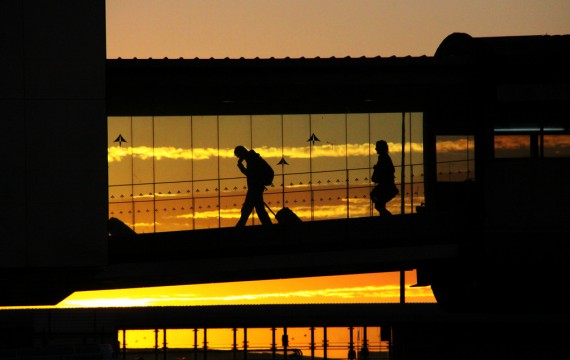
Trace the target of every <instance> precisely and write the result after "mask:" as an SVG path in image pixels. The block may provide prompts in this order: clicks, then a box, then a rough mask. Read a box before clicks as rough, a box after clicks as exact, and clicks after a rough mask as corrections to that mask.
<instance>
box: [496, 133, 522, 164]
mask: <svg viewBox="0 0 570 360" xmlns="http://www.w3.org/2000/svg"><path fill="white" fill-rule="evenodd" d="M494 148H495V158H496V159H508V158H511V159H512V158H528V157H530V154H531V152H530V135H495V139H494Z"/></svg>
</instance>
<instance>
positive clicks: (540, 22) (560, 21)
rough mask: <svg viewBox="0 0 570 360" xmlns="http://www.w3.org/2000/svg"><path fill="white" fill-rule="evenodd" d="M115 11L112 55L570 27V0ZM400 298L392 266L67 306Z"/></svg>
mask: <svg viewBox="0 0 570 360" xmlns="http://www.w3.org/2000/svg"><path fill="white" fill-rule="evenodd" d="M106 14H107V23H106V28H107V58H109V59H113V58H119V57H121V58H134V57H137V58H149V57H152V58H157V59H160V58H165V57H168V58H180V57H183V58H188V59H190V58H196V57H197V58H225V57H229V58H240V57H245V58H255V57H260V58H269V57H276V58H283V57H291V58H297V57H317V56H319V57H333V56H335V57H345V56H351V57H361V56H366V57H375V56H385V57H388V56H392V55H396V56H407V55H411V56H421V55H427V56H432V55H433V54H434V53H435V51H436V49H437V47H438V46H439V44H440V43H441V42H442V41H443V39H444V38H445V37H446V36H447V35H449V34H451V33H453V32H465V33H468V34H470V35H472V36H474V37H484V36H511V35H544V34H550V35H555V34H568V33H570V1H568V0H504V1H487V0H485V1H466V0H441V1H436V0H403V1H396V0H388V1H377V0H275V1H272V0H192V1H188V0H161V1H157V0H107V1H106ZM406 283H407V284H408V285H411V284H414V283H415V273H413V272H411V273H408V274H407V275H406ZM406 298H407V301H422V302H424V301H430V302H432V301H434V299H433V296H432V294H431V290H430V289H429V288H409V287H407V289H406ZM397 301H399V273H386V274H362V275H350V276H339V277H330V278H309V279H287V280H275V281H262V282H242V283H230V284H204V285H188V286H174V287H161V288H148V289H130V290H109V291H94V292H78V293H75V294H73V295H71V296H70V297H68V298H67V299H65V300H64V301H63V302H61V303H60V304H59V305H58V307H75V306H149V305H150V306H152V305H204V304H259V303H322V302H397Z"/></svg>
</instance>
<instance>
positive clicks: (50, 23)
mask: <svg viewBox="0 0 570 360" xmlns="http://www.w3.org/2000/svg"><path fill="white" fill-rule="evenodd" d="M105 40H106V34H105V1H104V0H81V1H77V0H54V1H35V0H4V1H2V2H0V79H2V80H1V81H0V137H1V141H0V147H1V149H2V162H1V163H0V166H1V167H2V175H3V176H2V180H1V184H2V185H1V186H2V198H1V199H2V208H3V209H2V217H1V218H0V269H19V268H35V267H40V268H45V267H48V268H54V267H64V268H66V267H75V266H79V267H91V266H100V265H103V264H105V263H106V257H107V248H106V221H107V217H108V213H107V211H108V208H107V207H108V205H107V143H106V139H107V134H106V132H107V120H106V111H105V58H106V43H105ZM5 281H9V280H5Z"/></svg>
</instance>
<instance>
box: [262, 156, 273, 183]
mask: <svg viewBox="0 0 570 360" xmlns="http://www.w3.org/2000/svg"><path fill="white" fill-rule="evenodd" d="M259 170H260V171H259V177H260V179H261V182H262V183H263V185H265V186H269V185H271V184H273V178H274V177H275V172H274V171H273V168H272V167H271V165H269V164H268V163H267V161H265V159H263V158H262V157H261V156H260V157H259Z"/></svg>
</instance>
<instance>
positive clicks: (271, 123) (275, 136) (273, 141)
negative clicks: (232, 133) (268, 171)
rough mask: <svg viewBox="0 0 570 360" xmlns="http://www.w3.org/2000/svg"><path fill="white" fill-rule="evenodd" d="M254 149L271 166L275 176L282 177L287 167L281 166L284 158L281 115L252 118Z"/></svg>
mask: <svg viewBox="0 0 570 360" xmlns="http://www.w3.org/2000/svg"><path fill="white" fill-rule="evenodd" d="M251 124H252V130H251V132H252V134H253V139H252V144H253V148H254V149H255V150H256V151H257V152H258V153H259V154H260V155H261V156H262V157H263V158H264V159H265V160H266V161H267V162H268V163H269V165H271V167H272V168H273V171H275V176H280V174H281V173H282V171H283V168H284V167H285V165H279V164H278V163H279V162H280V160H281V158H282V157H283V156H284V153H283V148H282V143H283V138H282V135H283V134H282V131H281V126H282V119H281V115H257V116H252V118H251Z"/></svg>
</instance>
